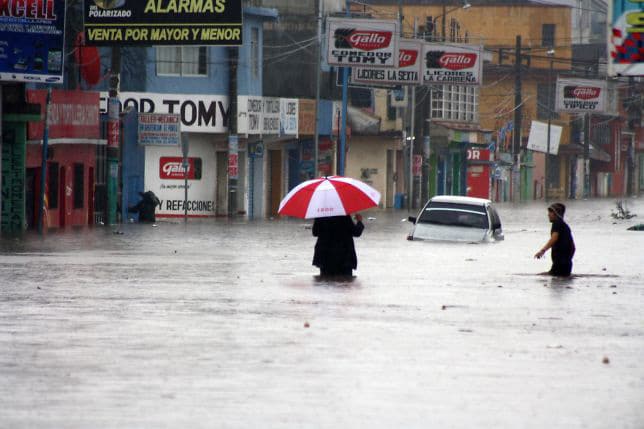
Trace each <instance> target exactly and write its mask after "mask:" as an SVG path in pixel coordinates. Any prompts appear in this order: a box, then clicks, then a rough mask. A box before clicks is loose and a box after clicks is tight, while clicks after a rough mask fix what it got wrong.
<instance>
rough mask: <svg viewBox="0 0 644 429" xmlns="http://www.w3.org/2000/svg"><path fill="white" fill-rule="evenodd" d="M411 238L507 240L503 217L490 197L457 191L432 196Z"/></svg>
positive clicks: (410, 234)
mask: <svg viewBox="0 0 644 429" xmlns="http://www.w3.org/2000/svg"><path fill="white" fill-rule="evenodd" d="M409 221H410V222H412V223H413V224H414V226H413V228H412V230H411V232H410V233H409V236H408V237H407V239H408V240H445V241H466V242H481V241H498V240H503V228H502V227H501V218H500V217H499V214H498V213H497V211H496V209H495V208H494V206H493V205H492V202H491V201H490V200H486V199H483V198H473V197H460V196H454V195H439V196H436V197H433V198H431V199H430V200H429V201H428V202H427V204H425V206H424V207H423V209H422V210H421V211H420V213H418V216H417V217H412V216H410V217H409Z"/></svg>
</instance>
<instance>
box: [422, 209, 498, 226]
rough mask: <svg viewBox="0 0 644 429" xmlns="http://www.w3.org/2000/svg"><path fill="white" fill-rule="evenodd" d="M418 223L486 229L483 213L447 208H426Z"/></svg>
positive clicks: (485, 215)
mask: <svg viewBox="0 0 644 429" xmlns="http://www.w3.org/2000/svg"><path fill="white" fill-rule="evenodd" d="M418 223H430V224H434V225H450V226H462V227H467V228H481V229H487V228H488V219H487V214H486V213H485V212H480V211H475V210H465V209H453V208H447V207H438V208H434V207H427V208H426V209H425V210H423V212H422V213H421V215H420V218H419V219H418Z"/></svg>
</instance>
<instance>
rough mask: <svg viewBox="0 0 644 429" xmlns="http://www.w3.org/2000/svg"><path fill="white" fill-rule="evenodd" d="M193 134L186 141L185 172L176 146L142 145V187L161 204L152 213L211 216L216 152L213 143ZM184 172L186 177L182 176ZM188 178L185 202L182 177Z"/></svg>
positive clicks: (178, 215) (214, 211)
mask: <svg viewBox="0 0 644 429" xmlns="http://www.w3.org/2000/svg"><path fill="white" fill-rule="evenodd" d="M199 137H201V136H197V137H196V138H194V136H193V141H191V142H190V153H191V155H190V157H189V158H188V166H187V171H186V169H185V168H184V166H183V157H182V156H181V148H180V147H179V146H153V145H150V146H145V189H148V190H151V191H153V192H154V193H155V194H156V195H157V197H159V200H161V206H160V207H159V208H158V209H157V212H156V215H157V217H159V218H164V217H166V218H167V217H183V216H184V210H185V209H186V208H187V209H188V217H204V216H215V213H216V202H215V201H216V198H215V195H216V189H215V187H214V186H212V183H215V181H216V177H217V172H216V161H215V160H216V154H215V148H214V146H213V145H212V144H211V143H210V142H209V141H208V140H207V139H205V138H203V137H201V138H199ZM186 175H187V177H186ZM186 178H187V179H188V201H187V204H186V203H185V201H184V199H185V180H186Z"/></svg>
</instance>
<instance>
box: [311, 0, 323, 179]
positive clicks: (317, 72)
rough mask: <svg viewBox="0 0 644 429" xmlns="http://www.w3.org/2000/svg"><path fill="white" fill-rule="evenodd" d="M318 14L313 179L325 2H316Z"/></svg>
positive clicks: (317, 146)
mask: <svg viewBox="0 0 644 429" xmlns="http://www.w3.org/2000/svg"><path fill="white" fill-rule="evenodd" d="M316 3H317V12H318V18H317V19H318V39H317V46H316V47H315V128H314V130H313V133H314V134H313V178H315V177H318V176H319V173H318V165H319V157H320V136H319V134H318V126H319V124H320V75H321V70H320V67H321V65H320V61H321V58H320V56H321V55H322V53H321V49H322V48H321V46H322V8H323V7H324V2H323V0H316Z"/></svg>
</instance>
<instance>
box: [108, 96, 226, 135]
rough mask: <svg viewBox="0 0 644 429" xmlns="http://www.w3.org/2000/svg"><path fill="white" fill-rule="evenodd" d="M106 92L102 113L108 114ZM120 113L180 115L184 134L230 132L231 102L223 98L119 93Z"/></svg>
mask: <svg viewBox="0 0 644 429" xmlns="http://www.w3.org/2000/svg"><path fill="white" fill-rule="evenodd" d="M107 99H108V94H107V92H101V104H100V106H101V112H102V113H107ZM119 103H120V106H121V109H120V111H121V112H124V111H126V110H127V109H134V110H135V111H136V112H138V113H169V114H178V115H179V117H180V118H181V130H182V131H184V132H192V133H225V132H227V131H228V115H229V113H230V112H229V107H230V106H229V102H228V97H227V96H224V95H205V94H159V93H151V92H121V93H119Z"/></svg>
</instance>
